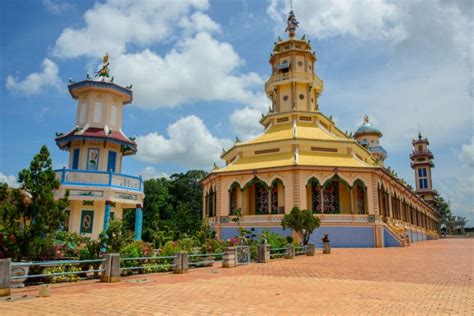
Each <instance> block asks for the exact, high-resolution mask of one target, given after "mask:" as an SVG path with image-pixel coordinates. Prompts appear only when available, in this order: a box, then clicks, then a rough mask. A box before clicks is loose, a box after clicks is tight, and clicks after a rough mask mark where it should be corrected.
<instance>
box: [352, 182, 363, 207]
mask: <svg viewBox="0 0 474 316" xmlns="http://www.w3.org/2000/svg"><path fill="white" fill-rule="evenodd" d="M354 186H355V190H356V197H357V205H356V211H357V213H358V214H365V186H364V183H363V182H362V181H360V180H356V182H355V183H354Z"/></svg>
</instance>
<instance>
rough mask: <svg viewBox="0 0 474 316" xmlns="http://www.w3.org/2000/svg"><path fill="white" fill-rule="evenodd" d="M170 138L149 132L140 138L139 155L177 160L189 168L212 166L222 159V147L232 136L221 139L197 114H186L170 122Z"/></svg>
mask: <svg viewBox="0 0 474 316" xmlns="http://www.w3.org/2000/svg"><path fill="white" fill-rule="evenodd" d="M167 131H168V138H166V137H165V136H163V135H160V134H158V133H149V134H147V135H144V136H139V137H138V138H137V143H138V148H139V150H138V154H137V158H138V159H139V160H142V161H146V162H151V163H168V164H176V165H180V166H184V167H189V168H206V169H208V168H210V167H211V166H212V163H214V162H216V163H217V162H219V161H220V158H219V156H220V154H221V153H222V147H227V148H229V147H230V146H231V144H232V142H231V141H230V140H226V139H218V138H216V137H214V136H213V135H212V134H211V132H210V131H209V130H208V129H207V127H206V126H205V125H204V122H203V121H202V120H201V119H200V118H198V117H197V116H194V115H190V116H187V117H183V118H181V119H179V120H178V121H176V122H175V123H173V124H171V125H169V126H168V129H167Z"/></svg>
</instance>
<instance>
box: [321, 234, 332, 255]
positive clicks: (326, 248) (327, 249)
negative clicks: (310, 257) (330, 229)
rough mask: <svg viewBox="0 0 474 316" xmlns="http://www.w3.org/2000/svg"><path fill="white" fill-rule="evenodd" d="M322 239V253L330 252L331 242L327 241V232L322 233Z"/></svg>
mask: <svg viewBox="0 0 474 316" xmlns="http://www.w3.org/2000/svg"><path fill="white" fill-rule="evenodd" d="M322 241H323V254H330V253H331V242H330V241H329V234H324V237H323V238H322Z"/></svg>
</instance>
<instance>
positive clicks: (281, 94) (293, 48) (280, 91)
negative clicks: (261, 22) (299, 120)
mask: <svg viewBox="0 0 474 316" xmlns="http://www.w3.org/2000/svg"><path fill="white" fill-rule="evenodd" d="M297 27H298V22H297V21H296V17H295V15H294V13H293V11H291V12H290V13H289V16H288V26H287V28H286V31H287V32H288V34H289V39H288V40H285V41H283V40H282V39H280V38H278V42H277V43H275V47H274V49H273V53H272V54H271V56H270V61H269V62H270V64H271V66H272V75H271V76H270V78H269V79H268V81H267V82H266V83H265V92H266V94H267V96H268V97H269V98H270V99H271V100H272V112H274V113H281V112H291V111H307V112H317V111H318V97H319V95H320V94H321V92H322V90H323V82H322V81H321V80H320V79H319V78H318V76H317V75H316V73H315V69H314V67H315V63H316V55H315V54H314V52H312V51H311V44H310V41H308V40H306V39H305V36H303V37H302V38H301V39H297V38H296V37H295V36H296V28H297Z"/></svg>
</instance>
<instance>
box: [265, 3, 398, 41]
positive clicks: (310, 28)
mask: <svg viewBox="0 0 474 316" xmlns="http://www.w3.org/2000/svg"><path fill="white" fill-rule="evenodd" d="M293 8H294V11H295V13H296V17H297V19H298V20H299V21H300V22H301V24H300V27H301V32H302V33H306V34H308V35H310V36H313V37H316V38H319V39H323V38H328V37H334V36H341V35H342V36H343V35H350V36H355V37H359V38H363V39H380V38H386V39H390V40H393V41H395V42H399V41H401V40H403V39H404V38H405V37H406V31H405V29H404V28H403V26H402V25H400V24H399V23H398V21H399V18H400V14H401V12H400V10H398V8H397V6H396V5H394V4H392V3H390V1H385V0H351V1H341V0H316V1H303V0H294V1H293ZM288 11H289V1H287V0H285V1H282V0H272V1H271V2H270V4H269V6H268V8H267V13H268V14H269V15H270V17H271V18H272V19H273V20H274V21H275V23H276V26H275V31H276V32H277V33H279V34H280V33H281V32H282V31H283V30H284V29H285V27H286V25H285V23H286V16H287V14H288Z"/></svg>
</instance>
